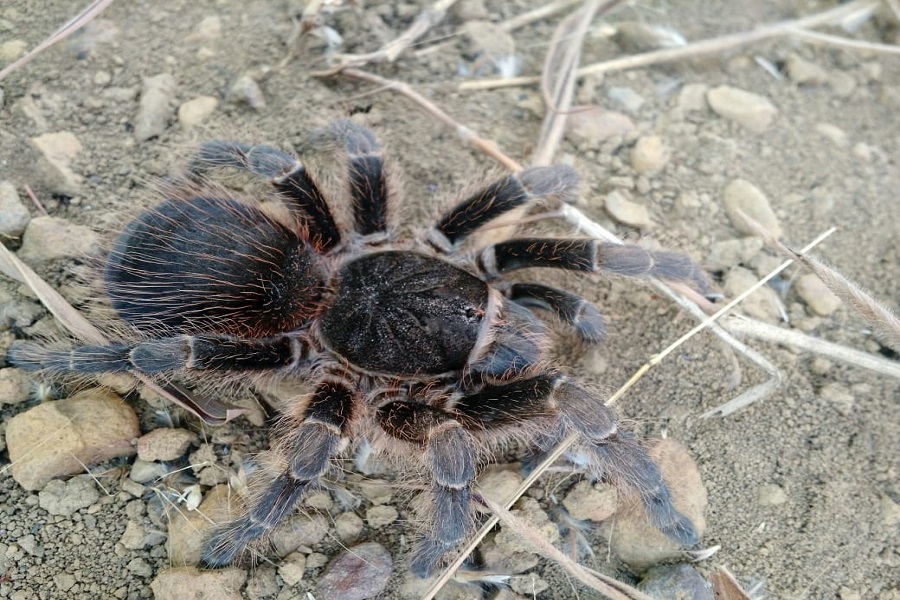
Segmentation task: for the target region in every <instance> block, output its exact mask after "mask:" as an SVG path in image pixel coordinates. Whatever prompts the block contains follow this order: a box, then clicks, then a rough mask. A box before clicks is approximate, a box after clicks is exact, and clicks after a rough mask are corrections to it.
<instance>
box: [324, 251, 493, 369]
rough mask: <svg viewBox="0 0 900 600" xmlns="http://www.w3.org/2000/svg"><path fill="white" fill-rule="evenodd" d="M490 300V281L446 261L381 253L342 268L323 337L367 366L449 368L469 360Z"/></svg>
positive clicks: (416, 254) (460, 366) (398, 253)
mask: <svg viewBox="0 0 900 600" xmlns="http://www.w3.org/2000/svg"><path fill="white" fill-rule="evenodd" d="M487 305H488V288H487V284H485V283H484V282H483V281H481V280H480V279H478V278H477V277H475V276H474V275H472V274H470V273H468V272H466V271H463V270H462V269H459V268H457V267H455V266H453V265H452V264H450V263H448V262H445V261H442V260H440V259H437V258H433V257H430V256H426V255H423V254H419V253H416V252H409V251H387V252H379V253H376V254H370V255H366V256H362V257H360V258H358V259H355V260H353V261H351V262H349V263H347V264H346V265H344V267H343V268H341V270H340V271H339V273H338V275H337V293H336V296H335V297H334V299H333V301H332V302H331V305H330V306H329V308H328V311H327V312H326V313H325V314H324V316H323V319H322V336H323V338H324V341H325V342H326V344H327V345H328V346H329V347H330V348H331V350H332V351H334V352H335V353H337V354H339V355H341V356H343V357H344V358H346V359H347V360H349V361H350V362H351V363H353V364H354V365H356V366H358V367H360V368H361V369H363V370H366V371H370V372H375V373H385V374H392V375H435V374H440V373H447V372H451V371H456V370H459V369H462V368H463V367H464V366H465V365H466V362H467V361H468V359H469V356H470V355H471V353H472V350H473V349H474V348H475V346H476V343H477V341H478V337H479V333H480V332H481V329H482V322H483V320H484V316H485V313H486V310H487Z"/></svg>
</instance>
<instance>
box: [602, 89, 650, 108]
mask: <svg viewBox="0 0 900 600" xmlns="http://www.w3.org/2000/svg"><path fill="white" fill-rule="evenodd" d="M606 97H607V98H609V99H610V101H612V103H613V104H616V105H618V107H619V108H621V109H622V110H626V111H628V112H630V113H636V112H638V111H639V110H641V107H642V106H643V105H644V103H645V102H646V100H644V97H643V96H641V95H640V94H638V93H637V92H636V91H634V90H633V89H631V88H630V87H611V88H609V89H608V90H606Z"/></svg>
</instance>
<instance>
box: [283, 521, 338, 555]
mask: <svg viewBox="0 0 900 600" xmlns="http://www.w3.org/2000/svg"><path fill="white" fill-rule="evenodd" d="M329 525H330V524H329V521H328V518H327V517H325V516H324V515H318V514H304V513H296V514H294V515H291V516H290V517H288V518H287V519H285V520H284V521H282V522H281V524H279V525H278V527H276V528H275V530H274V531H273V532H272V546H273V547H274V548H275V552H276V553H277V554H278V556H287V555H288V554H290V553H291V552H293V551H295V550H296V549H297V548H299V547H300V546H315V545H316V544H318V543H319V542H321V541H322V538H324V537H325V534H326V533H328V529H329Z"/></svg>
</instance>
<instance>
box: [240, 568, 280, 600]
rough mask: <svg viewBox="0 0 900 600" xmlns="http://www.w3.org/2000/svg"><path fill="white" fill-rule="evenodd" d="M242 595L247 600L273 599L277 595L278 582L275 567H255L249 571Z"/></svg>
mask: <svg viewBox="0 0 900 600" xmlns="http://www.w3.org/2000/svg"><path fill="white" fill-rule="evenodd" d="M244 594H245V595H246V596H247V599H248V600H262V599H263V598H266V599H269V598H274V597H275V596H276V595H277V594H278V581H277V578H276V571H275V567H271V566H262V565H257V566H256V567H255V568H254V569H253V570H252V571H250V577H249V578H248V579H247V585H246V586H245V587H244Z"/></svg>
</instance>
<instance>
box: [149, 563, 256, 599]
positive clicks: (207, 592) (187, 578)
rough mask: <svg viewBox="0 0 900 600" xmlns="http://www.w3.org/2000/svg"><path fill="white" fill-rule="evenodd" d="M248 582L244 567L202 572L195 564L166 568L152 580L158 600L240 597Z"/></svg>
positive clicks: (151, 587) (151, 586)
mask: <svg viewBox="0 0 900 600" xmlns="http://www.w3.org/2000/svg"><path fill="white" fill-rule="evenodd" d="M245 581H247V572H246V571H244V570H243V569H233V568H232V569H217V570H215V571H200V570H198V569H196V568H194V567H180V568H177V569H163V570H162V571H160V572H159V573H157V574H156V578H155V579H154V580H153V581H151V582H150V589H152V590H153V597H154V598H155V599H156V600H184V599H185V598H196V599H200V598H202V599H204V600H241V599H242V596H241V588H242V587H243V586H244V582H245Z"/></svg>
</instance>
